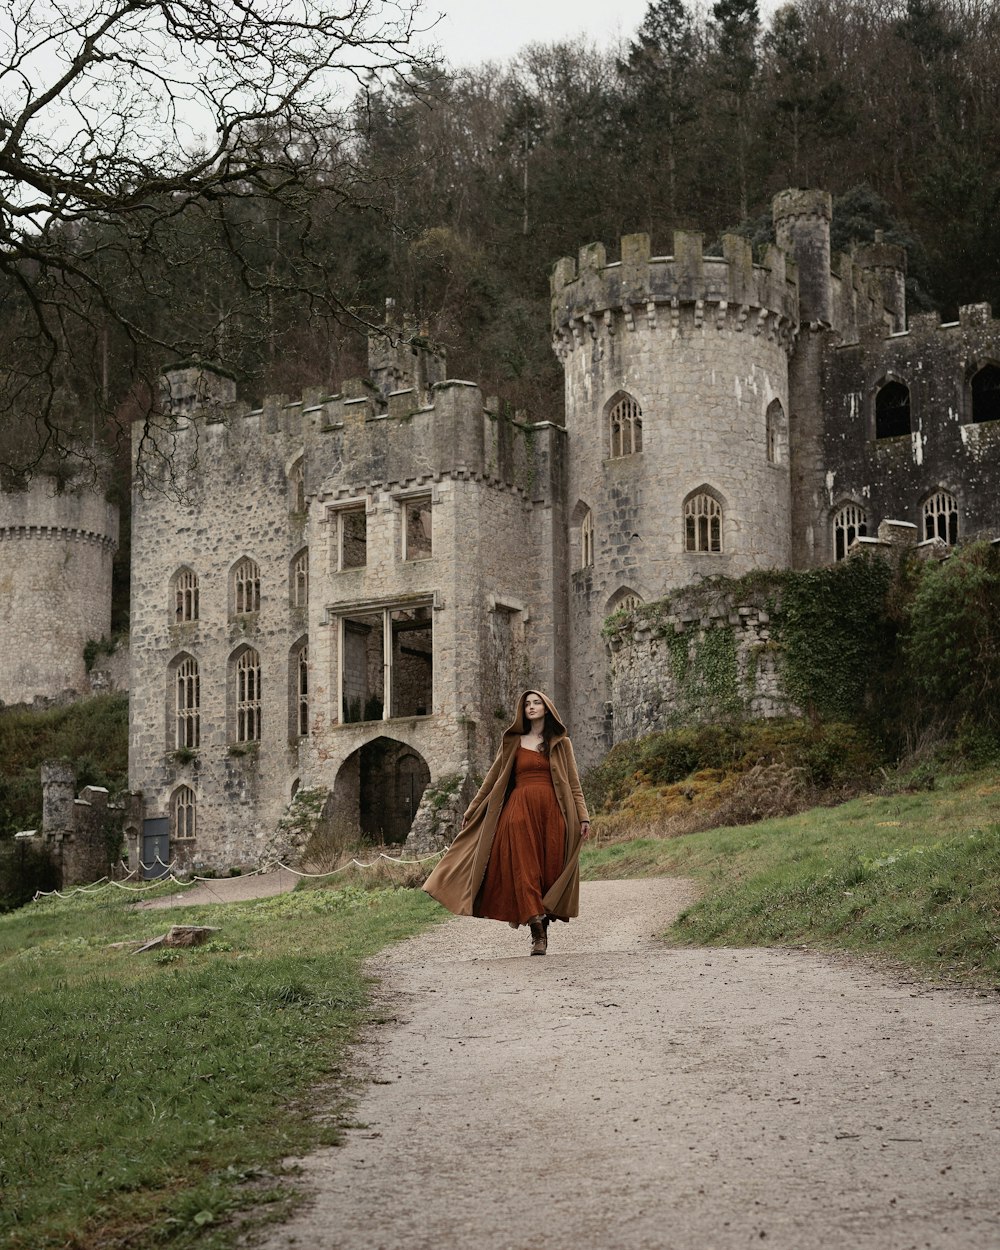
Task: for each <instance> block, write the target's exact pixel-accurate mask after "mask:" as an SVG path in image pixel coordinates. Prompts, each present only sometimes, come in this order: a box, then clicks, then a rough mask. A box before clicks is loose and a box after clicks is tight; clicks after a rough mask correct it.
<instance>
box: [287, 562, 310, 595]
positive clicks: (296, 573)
mask: <svg viewBox="0 0 1000 1250" xmlns="http://www.w3.org/2000/svg"><path fill="white" fill-rule="evenodd" d="M288 581H289V589H290V591H291V600H292V607H293V608H304V607H306V606H307V605H308V603H309V549H308V548H304V549H303V550H302V551H300V552H299V554H298V555H297V556H296V557H295V558H294V559H293V560H292V568H291V576H290V577H289V579H288Z"/></svg>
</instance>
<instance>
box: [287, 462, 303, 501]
mask: <svg viewBox="0 0 1000 1250" xmlns="http://www.w3.org/2000/svg"><path fill="white" fill-rule="evenodd" d="M288 507H289V509H290V510H291V511H292V512H305V510H306V475H305V463H304V461H303V459H302V457H301V456H300V457H299V458H298V460H296V461H295V463H294V464H293V465H292V467H291V468H290V469H289V470H288Z"/></svg>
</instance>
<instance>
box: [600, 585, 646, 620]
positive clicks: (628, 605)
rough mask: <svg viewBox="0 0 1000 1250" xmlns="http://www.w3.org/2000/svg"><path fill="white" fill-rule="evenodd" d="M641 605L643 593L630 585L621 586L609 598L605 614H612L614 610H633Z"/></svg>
mask: <svg viewBox="0 0 1000 1250" xmlns="http://www.w3.org/2000/svg"><path fill="white" fill-rule="evenodd" d="M641 606H642V595H640V594H638V593H637V592H636V591H634V590H632V589H631V587H629V586H621V587H619V589H618V590H616V591H615V593H614V594H613V595H612V596H611V598H610V599H609V600H608V602H607V606H606V607H605V609H604V615H605V616H610V615H611V613H612V612H632V611H634V610H635V609H636V608H638V607H641Z"/></svg>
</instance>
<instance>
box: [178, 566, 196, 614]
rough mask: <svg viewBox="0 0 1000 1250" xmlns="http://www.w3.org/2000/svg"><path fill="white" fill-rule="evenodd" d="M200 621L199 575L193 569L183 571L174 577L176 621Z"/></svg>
mask: <svg viewBox="0 0 1000 1250" xmlns="http://www.w3.org/2000/svg"><path fill="white" fill-rule="evenodd" d="M197 619H198V574H197V573H193V572H192V571H191V569H181V570H180V571H179V572H178V573H176V574H175V575H174V621H175V622H176V623H177V624H178V625H181V624H183V623H184V622H185V621H196V620H197Z"/></svg>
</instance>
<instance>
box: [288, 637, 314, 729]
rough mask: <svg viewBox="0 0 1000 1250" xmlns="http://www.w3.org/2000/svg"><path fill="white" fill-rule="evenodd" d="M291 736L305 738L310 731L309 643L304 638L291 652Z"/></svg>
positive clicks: (289, 670)
mask: <svg viewBox="0 0 1000 1250" xmlns="http://www.w3.org/2000/svg"><path fill="white" fill-rule="evenodd" d="M288 660H289V664H288V686H289V696H290V698H289V717H288V720H289V726H288V728H289V736H290V737H292V738H304V737H305V736H306V735H307V734H308V733H309V644H308V641H307V640H305V639H303V640H302V641H301V642H299V643H296V645H295V646H294V647H292V650H291V652H290V653H289V657H288Z"/></svg>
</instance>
